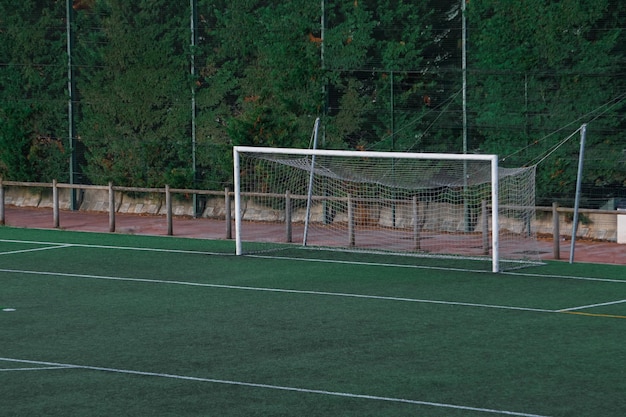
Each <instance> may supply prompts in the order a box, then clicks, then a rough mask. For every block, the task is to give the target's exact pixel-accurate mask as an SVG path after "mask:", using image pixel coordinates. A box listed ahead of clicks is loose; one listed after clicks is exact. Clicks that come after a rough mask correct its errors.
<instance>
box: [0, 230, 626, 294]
mask: <svg viewBox="0 0 626 417" xmlns="http://www.w3.org/2000/svg"><path fill="white" fill-rule="evenodd" d="M0 242H7V243H30V244H35V245H62V246H64V247H68V246H69V247H79V248H95V249H113V250H130V251H142V252H163V253H185V254H196V255H212V256H235V255H234V253H221V252H203V251H192V250H180V249H158V248H140V247H132V246H107V245H89V244H79V243H59V242H39V241H29V240H15V239H0ZM247 257H251V258H260V259H276V260H286V261H296V262H321V263H336V264H345V265H361V266H379V267H391V268H411V269H426V270H439V271H455V272H468V273H482V274H493V272H491V271H486V270H485V271H479V270H474V269H461V268H448V267H436V266H424V265H403V264H392V263H377V262H356V261H340V260H329V259H312V258H294V257H282V256H263V255H247ZM500 274H502V275H511V276H519V277H529V278H556V279H559V278H560V279H573V280H581V281H598V282H613V283H620V284H626V280H623V279H611V278H592V277H577V276H572V275H556V274H533V273H523V272H506V271H505V272H500Z"/></svg>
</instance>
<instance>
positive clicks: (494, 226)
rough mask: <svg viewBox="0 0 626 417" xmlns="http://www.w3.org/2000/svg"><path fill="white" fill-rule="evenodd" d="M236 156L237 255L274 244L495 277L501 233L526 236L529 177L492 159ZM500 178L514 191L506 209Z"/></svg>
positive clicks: (530, 210) (277, 152)
mask: <svg viewBox="0 0 626 417" xmlns="http://www.w3.org/2000/svg"><path fill="white" fill-rule="evenodd" d="M233 157H234V188H235V189H234V199H235V210H234V211H235V213H234V214H235V239H236V253H237V255H241V254H244V253H248V252H249V251H248V250H246V249H244V244H248V243H250V242H257V243H261V245H260V246H259V245H257V246H255V248H254V249H252V250H251V251H258V250H269V249H268V248H270V247H271V244H270V242H273V243H280V244H281V245H282V247H283V248H284V247H285V244H291V246H292V247H293V246H294V245H296V244H300V246H310V247H317V248H328V247H332V248H335V249H337V248H339V249H341V250H350V251H352V250H362V251H375V252H379V251H382V252H384V253H401V254H411V255H417V256H420V255H424V256H431V257H432V256H440V257H445V256H453V257H459V256H467V257H468V258H472V257H474V258H483V259H485V258H486V259H490V261H491V270H492V271H493V272H499V271H500V270H501V266H500V260H501V257H502V253H501V238H502V236H503V231H504V233H511V234H512V237H511V236H509V237H507V238H506V241H507V242H508V243H511V242H515V241H520V240H524V239H525V238H526V237H528V236H529V235H530V234H531V231H530V220H531V218H530V217H531V216H533V217H534V168H519V169H502V168H499V167H498V158H497V156H496V155H475V154H466V155H462V154H442V153H404V152H371V151H341V150H311V149H290V148H267V147H249V146H235V147H234V148H233ZM501 179H504V182H505V183H508V182H510V180H511V179H512V180H513V182H514V183H515V185H514V186H513V187H514V189H513V188H511V189H509V186H508V185H507V186H506V187H507V188H506V190H505V192H504V194H505V200H504V201H503V199H502V196H501V195H500V193H501V189H502V185H501V184H500V180H501ZM519 186H521V187H522V188H524V191H521V190H520V189H518V188H517V187H519ZM523 196H525V197H526V198H525V199H524V198H520V197H523ZM502 203H504V205H506V206H507V207H508V208H509V209H510V210H512V211H513V212H514V213H513V214H511V215H510V216H508V217H510V218H509V219H508V220H507V222H508V223H507V227H506V229H503V228H502V225H501V220H500V213H501V212H502V206H501V205H502ZM313 216H314V217H315V219H313V218H312V217H313ZM514 222H515V224H517V226H515V225H512V223H514ZM263 224H266V225H268V227H267V228H265V229H263V227H262V226H263ZM468 224H470V226H468ZM461 225H463V226H461ZM269 226H271V227H269ZM516 228H517V229H518V230H517V231H515V230H513V229H516ZM526 229H527V230H526ZM313 230H315V231H316V232H315V233H313ZM294 235H298V236H297V238H296V239H294ZM300 236H301V238H300ZM307 236H308V237H307ZM331 236H334V237H331ZM520 236H521V238H520ZM293 242H296V243H295V244H294V243H293ZM437 242H438V243H437ZM518 243H519V242H518ZM436 244H437V246H436ZM507 245H508V244H507ZM529 248H532V246H530V247H529V246H527V247H526V248H525V249H524V248H521V249H520V248H516V249H514V250H508V249H507V251H508V252H511V253H514V251H515V250H517V252H519V253H528V250H529ZM507 255H510V253H507ZM514 257H515V256H514Z"/></svg>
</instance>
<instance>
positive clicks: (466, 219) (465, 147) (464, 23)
mask: <svg viewBox="0 0 626 417" xmlns="http://www.w3.org/2000/svg"><path fill="white" fill-rule="evenodd" d="M466 5H467V4H466V0H461V73H462V78H463V87H462V96H463V154H464V155H465V154H467V150H468V143H467V142H468V141H467V21H466V17H465V11H466ZM467 199H468V196H467V161H463V221H464V223H465V231H466V232H470V213H469V204H468V201H467Z"/></svg>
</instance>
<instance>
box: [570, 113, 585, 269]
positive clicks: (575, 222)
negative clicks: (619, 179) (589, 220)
mask: <svg viewBox="0 0 626 417" xmlns="http://www.w3.org/2000/svg"><path fill="white" fill-rule="evenodd" d="M586 137H587V124H586V123H585V124H583V125H582V126H581V127H580V153H579V154H578V175H577V177H576V199H575V202H574V220H573V221H572V245H571V246H570V249H569V263H571V264H572V263H574V252H575V249H576V233H577V232H578V208H579V207H580V193H581V188H582V181H583V161H584V160H585V139H586Z"/></svg>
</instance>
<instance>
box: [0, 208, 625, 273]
mask: <svg viewBox="0 0 626 417" xmlns="http://www.w3.org/2000/svg"><path fill="white" fill-rule="evenodd" d="M172 223H173V225H172V231H173V235H174V236H179V237H190V238H200V239H225V238H226V224H225V222H224V220H213V219H203V218H199V219H193V218H188V217H174V218H173V221H172ZM5 224H6V225H7V226H13V227H27V228H35V229H53V228H54V218H53V213H52V210H51V209H35V208H24V207H14V206H6V207H5ZM59 227H60V228H61V229H64V230H76V231H88V232H104V233H108V232H109V214H108V213H99V212H85V211H63V210H62V211H60V212H59ZM115 232H116V233H129V234H137V235H154V236H166V235H167V233H168V230H167V221H166V218H165V217H164V216H147V215H133V214H121V213H117V214H116V215H115ZM0 236H1V230H0ZM570 247H571V242H570V241H569V240H568V241H562V242H560V259H561V260H563V261H564V262H568V261H569V257H570ZM575 249H576V250H575V255H574V261H575V262H590V263H605V264H617V265H626V245H620V244H617V243H611V242H595V241H585V240H578V241H576V246H575ZM537 251H538V252H540V253H541V258H542V259H546V260H547V259H554V255H553V242H552V240H551V239H539V240H538V241H537Z"/></svg>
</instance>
